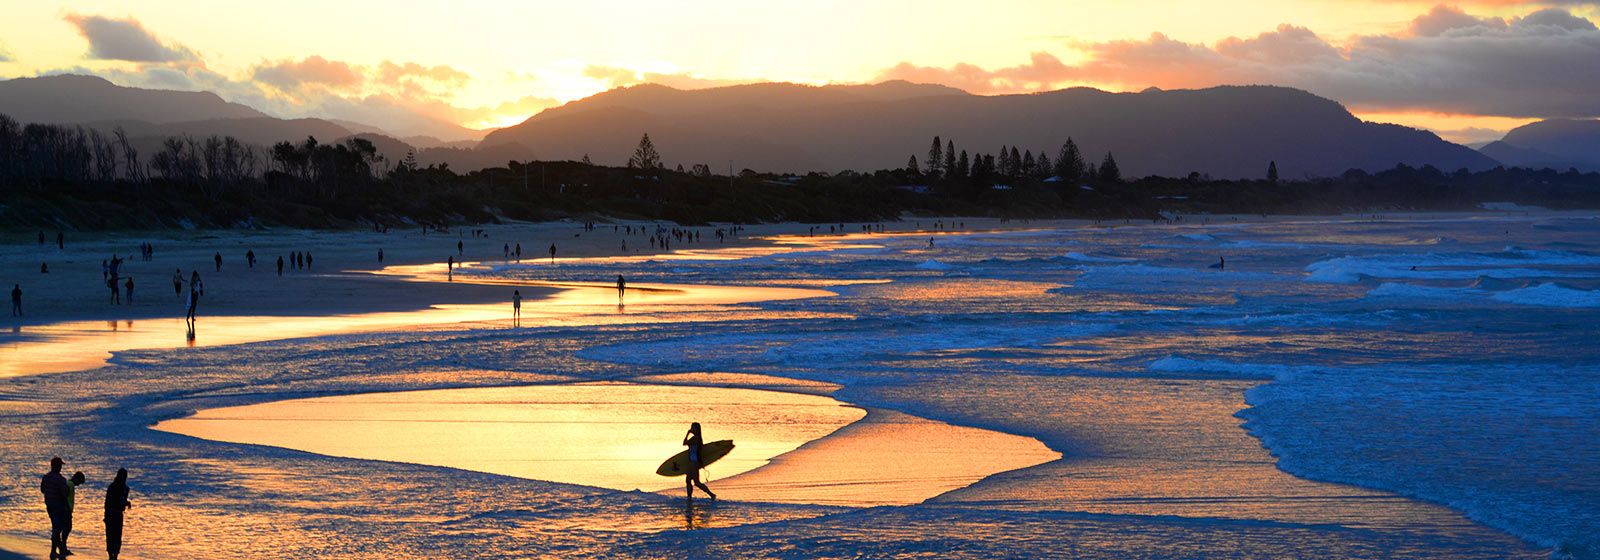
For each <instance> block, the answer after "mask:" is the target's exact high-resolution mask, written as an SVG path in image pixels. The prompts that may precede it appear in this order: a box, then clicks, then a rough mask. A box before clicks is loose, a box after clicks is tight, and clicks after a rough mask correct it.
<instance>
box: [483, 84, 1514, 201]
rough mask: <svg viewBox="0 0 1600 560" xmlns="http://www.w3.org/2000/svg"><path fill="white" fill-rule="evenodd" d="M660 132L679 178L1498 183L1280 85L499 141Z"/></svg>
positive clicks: (564, 123) (597, 152) (799, 100)
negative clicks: (965, 175)
mask: <svg viewBox="0 0 1600 560" xmlns="http://www.w3.org/2000/svg"><path fill="white" fill-rule="evenodd" d="M646 132H648V133H649V134H650V137H651V139H652V140H654V141H655V144H656V146H657V148H658V149H659V150H660V151H661V154H662V157H663V159H664V161H665V162H666V163H667V164H668V165H669V166H671V165H676V164H679V163H681V164H683V165H684V166H686V167H687V166H689V165H691V164H695V163H707V164H710V165H711V166H712V167H713V168H715V169H722V168H723V167H724V166H725V165H727V162H728V161H729V160H730V159H731V160H733V165H734V166H735V167H737V168H751V169H756V170H761V171H797V172H803V171H810V170H827V171H837V170H843V169H854V170H874V169H883V168H897V167H902V166H904V165H905V162H906V159H907V157H908V156H911V155H916V156H917V158H918V159H919V160H921V159H923V158H924V157H925V155H924V154H926V152H927V149H928V145H929V143H930V140H931V139H932V138H933V137H934V136H935V135H939V136H941V137H943V138H945V139H947V140H953V141H954V142H955V144H956V148H957V149H958V150H967V151H969V152H984V153H994V152H996V151H997V150H998V149H999V148H1000V146H1001V145H1006V146H1017V147H1018V148H1019V149H1020V150H1032V151H1034V152H1035V153H1037V152H1040V151H1044V152H1046V153H1048V154H1049V155H1050V156H1051V157H1052V158H1054V157H1055V155H1056V151H1057V150H1058V149H1059V148H1060V146H1061V144H1062V142H1064V141H1065V140H1066V139H1067V137H1069V136H1070V137H1072V138H1073V139H1074V140H1075V141H1076V142H1077V143H1078V145H1079V146H1080V147H1081V148H1083V150H1084V152H1085V156H1086V158H1088V159H1090V160H1091V161H1092V162H1094V163H1098V162H1099V160H1100V158H1102V157H1104V155H1105V153H1106V152H1107V151H1111V152H1114V153H1115V154H1116V157H1117V161H1118V163H1119V166H1120V167H1121V169H1123V171H1124V173H1125V174H1128V175H1148V174H1160V175H1170V176H1181V175H1186V174H1188V173H1189V172H1191V171H1199V172H1201V173H1209V174H1212V175H1215V176H1218V177H1261V176H1262V175H1264V174H1265V172H1266V168H1267V162H1268V161H1273V160H1275V161H1276V162H1277V164H1278V169H1279V170H1280V174H1281V175H1282V176H1284V177H1293V178H1299V177H1302V176H1306V175H1314V176H1329V175H1337V174H1339V173H1342V172H1344V171H1345V170H1347V169H1350V168H1362V169H1367V170H1377V169H1387V168H1390V167H1393V166H1394V165H1395V164H1397V163H1405V164H1409V165H1413V166H1421V165H1424V164H1431V165H1433V166H1435V167H1438V168H1440V169H1446V170H1455V169H1459V168H1463V167H1465V168H1468V169H1473V170H1477V169H1486V168H1492V167H1494V166H1495V165H1496V162H1495V161H1494V160H1493V159H1491V158H1490V157H1488V156H1485V155H1483V154H1480V153H1478V152H1476V151H1474V150H1471V149H1469V148H1466V147H1464V146H1460V145H1457V144H1452V143H1449V142H1446V141H1444V140H1441V139H1439V138H1438V137H1437V136H1435V135H1434V134H1432V133H1430V132H1426V131H1421V130H1416V129H1411V128H1406V127H1402V126H1398V125H1389V124H1375V123H1367V122H1363V121H1361V120H1360V119H1357V118H1356V117H1354V116H1352V115H1351V114H1350V113H1349V111H1347V110H1345V108H1344V107H1343V106H1341V105H1339V104H1338V103H1336V102H1334V101H1330V100H1328V99H1324V98H1321V97H1317V96H1315V95H1312V94H1310V93H1306V92H1304V91H1300V90H1296V89H1290V88H1282V87H1268V86H1244V87H1215V88H1208V89H1199V90H1174V91H1162V90H1156V89H1150V90H1146V91H1143V92H1139V93H1109V92H1105V91H1100V90H1095V89H1089V88H1073V89H1066V90H1060V91H1053V92H1047V93H1037V94H1024V95H998V96H978V95H971V94H967V93H965V92H962V91H960V90H955V89H952V88H947V87H943V86H926V85H918V84H909V83H906V82H898V81H897V82H885V83H882V84H876V85H868V86H820V87H818V86H805V85H797V84H783V83H765V84H750V85H742V86H730V87H722V88H711V89H702V90H690V91H684V90H677V89H673V88H669V87H665V86H660V85H641V86H634V87H629V88H621V89H615V90H611V91H607V92H604V93H600V94H597V95H594V96H592V97H589V98H586V99H582V100H578V101H574V102H571V103H568V104H566V105H563V106H561V107H555V108H551V109H547V110H545V111H543V112H541V113H539V114H537V115H534V116H533V117H531V118H529V119H528V120H527V121H524V122H523V123H521V124H518V125H516V126H511V127H507V128H504V129H501V130H498V131H495V132H492V133H490V134H489V135H488V136H487V137H485V138H484V140H483V143H482V144H481V145H482V146H491V145H494V144H498V143H510V142H516V143H520V144H523V145H525V146H528V147H529V148H531V149H533V150H534V151H535V152H537V153H538V154H539V155H540V157H541V158H548V159H576V158H580V157H582V156H583V155H584V154H588V155H590V157H591V158H593V159H594V160H595V161H596V162H599V163H604V164H621V163H623V162H624V161H626V159H627V157H628V156H629V155H630V154H631V153H632V152H633V149H634V147H635V145H636V144H637V142H638V139H639V136H640V135H641V134H643V133H646Z"/></svg>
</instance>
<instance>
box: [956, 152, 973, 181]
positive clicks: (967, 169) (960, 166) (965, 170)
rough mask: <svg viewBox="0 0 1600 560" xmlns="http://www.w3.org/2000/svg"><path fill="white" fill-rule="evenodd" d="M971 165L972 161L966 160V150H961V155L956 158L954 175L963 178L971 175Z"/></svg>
mask: <svg viewBox="0 0 1600 560" xmlns="http://www.w3.org/2000/svg"><path fill="white" fill-rule="evenodd" d="M971 165H972V163H971V162H969V161H967V151H966V150H961V157H959V158H956V171H955V174H956V176H957V177H962V178H965V177H967V176H969V175H971Z"/></svg>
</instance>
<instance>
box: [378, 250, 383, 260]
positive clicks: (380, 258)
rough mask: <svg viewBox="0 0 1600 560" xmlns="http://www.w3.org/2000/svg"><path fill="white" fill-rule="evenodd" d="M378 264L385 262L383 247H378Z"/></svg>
mask: <svg viewBox="0 0 1600 560" xmlns="http://www.w3.org/2000/svg"><path fill="white" fill-rule="evenodd" d="M378 264H383V249H381V248H380V249H378Z"/></svg>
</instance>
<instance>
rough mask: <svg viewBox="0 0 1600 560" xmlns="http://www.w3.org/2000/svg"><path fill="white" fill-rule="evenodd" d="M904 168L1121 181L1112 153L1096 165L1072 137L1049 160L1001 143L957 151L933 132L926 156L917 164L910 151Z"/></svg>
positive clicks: (958, 174) (939, 174) (970, 175)
mask: <svg viewBox="0 0 1600 560" xmlns="http://www.w3.org/2000/svg"><path fill="white" fill-rule="evenodd" d="M997 154H998V155H997ZM903 169H904V170H905V171H907V172H909V173H913V174H916V175H919V176H921V177H924V178H929V179H936V180H941V179H942V180H953V181H959V180H972V181H980V182H981V181H986V180H1017V179H1037V180H1043V179H1047V178H1051V177H1055V178H1057V179H1058V180H1060V181H1084V180H1093V181H1102V182H1107V183H1117V182H1121V181H1122V169H1121V168H1120V167H1119V166H1118V165H1117V158H1116V156H1115V155H1113V154H1112V153H1111V152H1106V155H1105V158H1103V159H1101V160H1100V164H1099V165H1098V166H1096V165H1095V164H1093V163H1090V162H1088V161H1086V160H1085V159H1084V156H1083V152H1082V151H1080V150H1079V149H1078V144H1077V143H1076V142H1074V141H1073V140H1072V138H1071V137H1068V138H1067V141H1066V142H1065V143H1063V144H1062V145H1061V149H1060V150H1058V151H1057V152H1056V159H1054V160H1051V159H1050V156H1049V154H1047V153H1046V152H1045V150H1039V154H1038V155H1037V156H1035V155H1034V153H1033V150H1022V151H1020V152H1019V151H1018V149H1017V147H1016V146H1000V150H999V151H998V152H995V153H973V154H971V155H968V154H967V150H965V149H963V150H961V151H960V153H959V154H958V153H957V151H956V143H955V141H954V140H943V139H941V138H940V137H938V136H934V137H933V144H932V145H930V146H929V147H928V155H927V159H926V160H924V161H923V162H922V163H921V164H920V165H919V164H918V162H917V156H916V155H915V154H913V155H912V156H911V157H910V159H908V160H907V161H906V166H905V167H904V168H903Z"/></svg>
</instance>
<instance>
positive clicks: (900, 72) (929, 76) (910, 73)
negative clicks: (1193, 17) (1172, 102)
mask: <svg viewBox="0 0 1600 560" xmlns="http://www.w3.org/2000/svg"><path fill="white" fill-rule="evenodd" d="M1161 38H1162V39H1165V37H1164V36H1162V37H1161ZM1180 45H1181V43H1180ZM1171 54H1180V55H1181V53H1171ZM1077 73H1078V72H1077V69H1075V68H1072V67H1069V66H1067V65H1066V64H1063V63H1062V62H1061V60H1060V59H1058V58H1056V57H1055V55H1052V54H1050V53H1046V52H1035V53H1033V54H1032V56H1031V57H1030V60H1029V61H1028V63H1027V64H1023V65H1018V66H1012V67H1009V68H1000V69H996V70H985V69H983V68H980V67H978V66H976V65H972V64H966V63H961V64H956V65H954V66H951V67H949V68H938V67H932V66H917V65H914V64H911V63H909V62H902V63H900V64H897V65H895V66H894V67H892V68H889V69H887V70H884V71H883V72H882V73H880V74H879V75H878V80H880V81H881V80H906V81H908V82H917V83H938V84H944V85H947V86H950V87H955V88H960V89H963V90H966V91H969V92H972V93H981V94H990V93H1017V92H1024V91H1037V90H1046V89H1052V88H1053V87H1055V86H1056V85H1057V84H1060V83H1061V82H1063V81H1068V80H1072V79H1073V77H1074V75H1076V74H1077Z"/></svg>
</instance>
